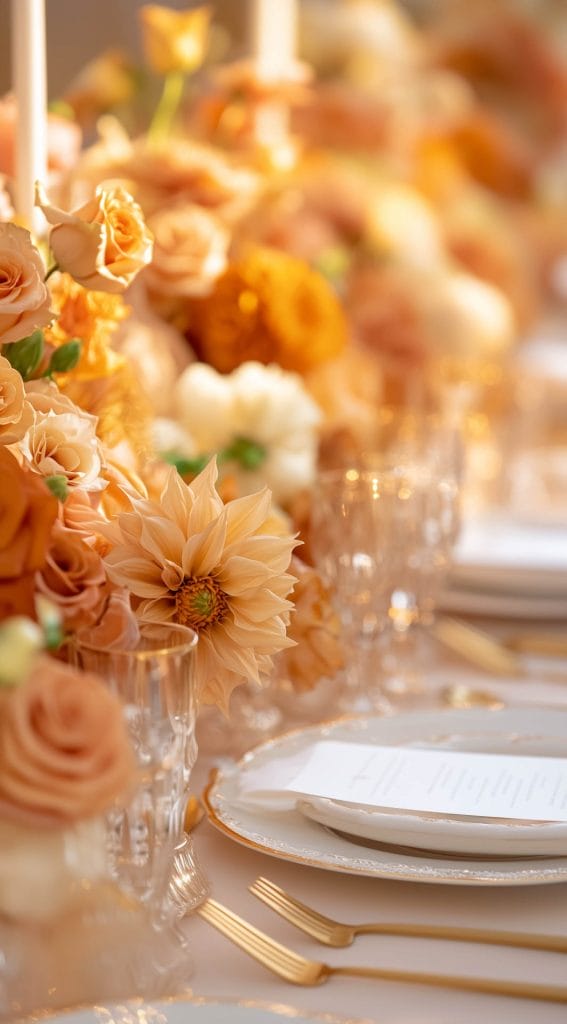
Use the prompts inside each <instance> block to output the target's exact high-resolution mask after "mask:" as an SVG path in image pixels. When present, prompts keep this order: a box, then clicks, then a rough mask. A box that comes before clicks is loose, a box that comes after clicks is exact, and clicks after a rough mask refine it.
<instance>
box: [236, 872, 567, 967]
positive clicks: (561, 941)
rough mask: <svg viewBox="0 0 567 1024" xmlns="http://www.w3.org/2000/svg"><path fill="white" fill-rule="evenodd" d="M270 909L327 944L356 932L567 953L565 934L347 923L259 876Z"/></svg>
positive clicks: (257, 890) (341, 944)
mask: <svg viewBox="0 0 567 1024" xmlns="http://www.w3.org/2000/svg"><path fill="white" fill-rule="evenodd" d="M249 889H250V892H251V893H252V895H253V896H257V897H258V899H260V900H262V901H263V902H264V903H265V904H266V905H267V906H268V907H270V908H271V910H274V911H275V912H276V914H279V915H280V917H283V918H285V920H286V921H289V922H290V924H293V925H295V927H296V928H299V930H300V931H303V932H305V933H306V934H307V935H311V936H312V937H313V938H314V939H317V942H320V943H321V944H322V945H324V946H332V947H334V948H342V949H344V948H346V947H347V946H351V945H352V943H353V942H354V939H355V938H356V937H357V935H412V936H416V937H417V936H421V937H422V938H429V939H450V940H451V941H462V942H482V943H488V944H489V945H496V946H500V945H501V946H518V947H521V948H523V949H546V950H549V951H553V952H556V953H565V952H567V936H565V935H535V934H532V935H530V934H529V933H527V932H515V931H507V932H506V931H498V930H491V929H488V928H462V927H458V926H448V925H435V924H412V923H408V922H400V921H398V922H396V923H394V922H392V921H389V922H388V921H380V922H373V923H366V924H356V925H353V924H344V922H341V921H335V920H333V919H332V918H330V917H326V916H325V915H324V914H321V913H319V911H317V910H314V909H313V908H312V907H308V906H307V904H305V903H302V902H301V901H300V900H297V899H295V897H293V896H290V894H289V893H287V892H285V891H284V890H283V889H281V888H280V886H279V885H276V884H275V883H274V882H271V881H270V880H269V879H267V878H257V879H256V881H255V882H253V883H252V885H251V886H249Z"/></svg>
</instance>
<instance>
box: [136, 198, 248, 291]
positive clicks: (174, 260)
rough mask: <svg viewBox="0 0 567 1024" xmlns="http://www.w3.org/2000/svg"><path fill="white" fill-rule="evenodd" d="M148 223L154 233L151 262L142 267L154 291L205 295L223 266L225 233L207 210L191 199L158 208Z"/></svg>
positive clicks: (226, 232)
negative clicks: (144, 267)
mask: <svg viewBox="0 0 567 1024" xmlns="http://www.w3.org/2000/svg"><path fill="white" fill-rule="evenodd" d="M148 225H149V227H150V228H151V230H152V232H153V236H154V255H153V259H152V262H151V263H150V265H149V266H148V267H147V268H146V270H145V271H144V277H145V279H146V284H147V285H148V288H149V289H150V291H152V292H155V293H157V295H159V296H161V295H166V296H172V295H179V296H185V295H188V296H194V295H206V294H207V293H208V292H209V290H210V288H211V285H212V284H213V282H214V281H215V280H216V279H217V277H218V276H219V274H222V272H223V270H224V269H225V267H226V255H227V250H228V243H229V234H228V231H227V230H226V228H225V227H224V226H223V224H222V223H221V222H220V221H219V220H218V219H217V218H216V217H215V216H214V215H213V214H212V213H209V212H208V211H207V210H204V209H203V208H202V207H200V206H194V205H193V204H191V203H188V204H186V205H185V204H183V205H180V206H172V207H169V208H166V209H165V210H160V211H159V212H157V213H156V214H154V216H153V217H152V218H150V220H149V221H148Z"/></svg>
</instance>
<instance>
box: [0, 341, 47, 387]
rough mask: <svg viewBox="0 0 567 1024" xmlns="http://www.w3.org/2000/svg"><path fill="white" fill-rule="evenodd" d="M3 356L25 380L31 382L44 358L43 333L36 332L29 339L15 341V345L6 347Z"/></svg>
mask: <svg viewBox="0 0 567 1024" xmlns="http://www.w3.org/2000/svg"><path fill="white" fill-rule="evenodd" d="M2 355H4V356H6V359H7V360H8V362H9V363H10V364H11V365H12V366H13V367H14V369H15V370H17V371H18V373H20V374H21V375H22V377H23V378H24V380H29V378H30V377H31V375H32V373H33V372H34V370H36V369H37V367H38V366H39V364H40V362H41V358H42V356H43V331H34V332H33V334H30V335H29V337H28V338H22V340H21V341H15V342H14V343H13V345H4V348H3V349H2Z"/></svg>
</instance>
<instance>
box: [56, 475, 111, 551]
mask: <svg viewBox="0 0 567 1024" xmlns="http://www.w3.org/2000/svg"><path fill="white" fill-rule="evenodd" d="M97 499H98V495H96V494H94V495H93V494H89V493H88V492H87V491H82V490H81V489H80V488H76V489H75V490H73V491H70V493H69V495H68V496H67V498H66V500H65V501H64V503H63V504H62V505H60V506H59V518H60V521H61V523H62V524H63V526H64V527H65V529H66V530H68V531H69V532H71V533H74V534H76V535H77V536H78V537H80V538H81V540H82V542H83V544H86V545H87V547H89V548H93V549H94V550H95V551H98V553H99V555H104V554H106V553H107V551H108V542H107V541H106V540H104V538H103V537H102V536H101V535H100V534H99V533H98V531H97V523H100V524H102V523H104V522H105V520H104V519H103V517H102V516H101V514H100V512H98V511H97V509H96V507H95V505H96V501H97ZM93 502H94V504H93Z"/></svg>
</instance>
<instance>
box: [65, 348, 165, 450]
mask: <svg viewBox="0 0 567 1024" xmlns="http://www.w3.org/2000/svg"><path fill="white" fill-rule="evenodd" d="M61 377H64V378H65V379H64V380H63V381H61V379H60V377H59V376H58V379H57V383H58V384H59V386H60V388H61V391H62V392H63V393H64V394H65V395H67V397H68V398H70V399H71V401H72V402H74V403H75V405H78V406H79V408H80V409H82V410H83V411H84V412H88V413H91V415H93V416H97V417H98V423H97V427H96V432H97V436H98V437H99V438H100V440H101V441H102V442H103V444H105V445H107V447H109V448H114V447H116V445H119V444H120V443H121V442H122V441H127V442H128V443H129V444H130V445H131V447H132V449H133V450H134V452H136V454H137V455H140V456H144V457H147V455H148V453H149V452H150V451H151V442H150V423H151V420H152V407H151V403H150V401H149V399H148V397H147V395H146V394H145V392H144V391H143V390H142V388H141V387H140V384H139V381H138V378H137V376H136V372H135V370H134V369H133V367H132V366H130V365H129V363H127V362H126V360H123V361H122V362H120V363H119V364H118V366H117V368H116V369H115V370H114V371H113V372H110V373H108V374H106V375H105V376H100V377H96V378H95V377H92V378H84V377H83V378H81V377H75V376H74V373H68V374H61Z"/></svg>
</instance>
